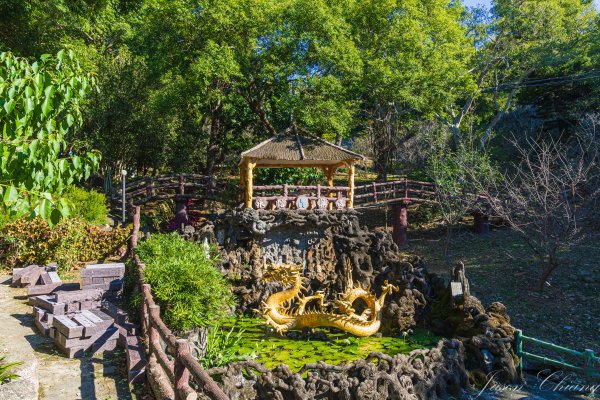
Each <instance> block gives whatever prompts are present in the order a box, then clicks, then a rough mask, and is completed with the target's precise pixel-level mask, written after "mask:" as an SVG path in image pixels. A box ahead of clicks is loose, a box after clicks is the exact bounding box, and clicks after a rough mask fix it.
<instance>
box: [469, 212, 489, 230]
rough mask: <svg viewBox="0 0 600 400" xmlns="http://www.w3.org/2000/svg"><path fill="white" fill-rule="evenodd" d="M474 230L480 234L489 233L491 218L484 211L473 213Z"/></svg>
mask: <svg viewBox="0 0 600 400" xmlns="http://www.w3.org/2000/svg"><path fill="white" fill-rule="evenodd" d="M473 230H474V231H475V233H478V234H480V235H487V234H488V233H490V218H489V216H488V215H487V214H485V213H482V212H479V211H477V212H475V213H473Z"/></svg>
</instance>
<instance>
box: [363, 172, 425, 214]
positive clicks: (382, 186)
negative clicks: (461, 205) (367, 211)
mask: <svg viewBox="0 0 600 400" xmlns="http://www.w3.org/2000/svg"><path fill="white" fill-rule="evenodd" d="M435 200H436V191H435V184H433V183H431V182H419V181H413V180H409V179H402V180H399V181H392V182H372V183H368V184H365V185H359V186H356V187H355V188H354V207H356V208H360V207H373V206H382V205H385V204H389V203H400V202H406V203H427V202H430V203H431V202H435Z"/></svg>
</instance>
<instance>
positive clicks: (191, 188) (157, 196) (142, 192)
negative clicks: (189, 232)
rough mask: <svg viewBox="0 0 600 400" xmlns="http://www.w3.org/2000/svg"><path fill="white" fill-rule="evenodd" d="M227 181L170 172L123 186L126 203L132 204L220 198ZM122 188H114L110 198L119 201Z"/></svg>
mask: <svg viewBox="0 0 600 400" xmlns="http://www.w3.org/2000/svg"><path fill="white" fill-rule="evenodd" d="M228 185H229V183H228V182H225V181H222V180H217V179H216V178H215V177H211V176H204V175H194V174H171V175H161V176H155V177H149V178H142V179H139V180H136V181H133V182H130V183H128V184H127V185H126V186H125V198H126V200H127V203H131V204H133V205H134V206H137V205H143V204H146V203H149V202H158V201H164V200H171V199H177V198H180V199H194V198H196V199H202V200H204V199H211V200H220V201H223V199H221V198H219V197H218V196H217V194H218V193H219V192H222V191H224V190H225V189H226V188H227V187H228ZM121 193H122V189H121V188H119V189H117V190H115V191H114V192H113V193H112V195H111V199H112V200H113V201H114V202H120V201H121Z"/></svg>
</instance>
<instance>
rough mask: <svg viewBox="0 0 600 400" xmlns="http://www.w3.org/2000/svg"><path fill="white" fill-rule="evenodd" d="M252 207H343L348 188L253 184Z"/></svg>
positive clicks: (346, 198) (309, 208)
mask: <svg viewBox="0 0 600 400" xmlns="http://www.w3.org/2000/svg"><path fill="white" fill-rule="evenodd" d="M252 190H253V199H252V207H253V208H255V209H271V210H273V209H282V208H296V209H308V210H312V209H323V210H324V209H328V208H336V209H344V208H346V207H347V204H348V199H349V192H350V188H349V187H347V186H322V185H311V186H301V185H285V184H284V185H265V186H253V187H252Z"/></svg>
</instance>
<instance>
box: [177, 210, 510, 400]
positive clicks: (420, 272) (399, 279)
mask: <svg viewBox="0 0 600 400" xmlns="http://www.w3.org/2000/svg"><path fill="white" fill-rule="evenodd" d="M187 235H188V236H189V237H191V238H193V239H194V240H198V241H203V240H204V238H209V240H211V241H216V242H217V243H219V245H220V246H221V248H222V249H223V252H222V254H223V263H222V272H223V273H224V274H225V275H226V276H227V277H229V278H230V279H231V280H232V282H233V283H234V291H235V293H236V295H237V297H238V304H239V307H238V311H239V312H244V313H250V312H252V310H253V309H258V308H260V304H261V301H263V300H265V299H266V298H267V297H268V296H269V295H270V294H271V293H272V292H274V291H279V290H281V286H279V285H278V284H268V283H266V282H265V281H264V279H263V273H264V267H265V265H267V264H269V263H291V264H294V263H296V264H300V265H304V276H305V277H306V278H308V287H309V289H310V290H311V291H312V292H314V291H316V290H321V291H323V292H324V293H325V296H326V298H327V297H328V296H329V297H331V296H332V295H333V294H334V293H340V292H343V291H344V288H345V287H346V277H347V276H349V275H348V272H351V274H352V277H353V279H354V281H355V282H360V283H361V284H363V285H371V286H372V287H373V289H374V290H375V291H376V292H378V293H379V290H380V287H381V284H382V283H383V282H384V281H385V280H388V281H389V282H390V283H392V284H394V285H396V286H398V287H399V289H400V290H399V291H398V292H397V293H394V294H393V296H391V297H390V298H389V300H386V305H385V307H384V309H383V318H382V320H383V323H382V328H381V331H382V332H383V333H384V334H399V333H401V332H404V331H406V330H408V329H411V328H414V327H421V328H425V329H429V330H431V331H433V332H434V333H436V334H438V335H441V336H444V337H447V338H454V339H456V340H446V341H444V342H443V343H442V344H440V345H439V346H438V347H437V348H436V349H430V350H418V351H415V352H412V353H411V354H409V355H398V356H394V357H389V356H386V355H372V358H373V359H377V360H378V362H376V363H370V362H368V361H365V360H359V361H355V362H352V363H349V364H346V365H343V366H328V365H325V364H321V363H320V364H316V365H311V366H306V367H305V369H304V371H305V372H307V373H308V374H307V377H306V378H304V379H303V378H302V376H301V375H302V373H300V374H298V373H293V372H291V371H290V370H289V368H287V366H285V365H282V366H280V367H278V368H276V369H274V370H272V371H270V370H267V369H266V368H264V366H262V365H260V364H257V363H255V362H250V361H249V362H245V363H235V364H231V365H229V366H228V367H226V368H222V369H219V370H214V371H213V372H214V373H215V374H218V375H219V376H220V377H221V380H222V383H223V385H224V387H225V388H227V390H228V391H229V392H228V394H229V395H230V396H231V398H232V399H253V398H260V399H305V398H313V397H319V398H325V399H328V398H332V399H333V398H335V399H385V398H399V399H413V398H415V399H416V398H435V397H434V395H441V394H443V393H446V392H448V391H453V390H456V389H457V388H459V387H462V386H465V385H466V384H467V382H468V380H467V379H466V377H465V375H464V371H465V368H466V370H467V371H468V376H469V377H470V379H471V381H472V382H482V381H483V382H485V377H486V375H487V374H488V373H490V372H492V371H497V370H501V371H502V372H501V373H499V374H497V375H496V378H499V379H501V380H502V381H505V382H515V381H517V380H518V378H519V377H518V375H517V372H516V368H515V361H516V357H515V356H514V353H513V351H512V348H511V343H512V340H513V335H514V328H513V327H512V326H511V325H510V319H509V317H508V315H507V313H506V310H505V308H504V306H503V305H502V304H500V303H493V304H492V305H490V306H489V307H488V309H487V310H486V309H485V308H484V307H483V305H482V304H481V303H480V302H479V300H478V299H477V298H475V297H473V296H471V295H470V291H469V284H468V280H467V278H466V276H465V273H464V266H462V265H457V266H455V267H454V268H453V270H452V272H451V274H450V278H451V281H452V282H453V283H452V282H448V280H444V279H442V278H440V277H438V276H436V275H433V274H430V273H428V272H427V270H426V268H425V264H424V262H423V260H422V259H420V258H418V257H408V258H407V257H403V256H402V255H401V254H400V253H399V252H398V248H397V246H396V244H395V243H394V242H393V240H392V238H391V236H390V235H389V234H388V233H386V232H384V231H369V230H368V229H366V228H364V227H361V226H360V224H359V219H358V214H357V213H356V212H354V211H352V210H345V211H318V210H315V211H293V210H278V211H257V210H251V209H245V210H235V211H228V212H226V213H222V214H219V215H216V217H215V218H212V219H211V220H210V221H209V220H207V221H206V223H205V224H204V225H203V226H198V227H197V229H196V231H194V232H188V233H187ZM463 366H464V368H463ZM250 370H252V371H254V373H250V372H249V371H250ZM243 371H245V372H246V373H242V372H243ZM413 382H416V383H414V384H413ZM234 388H235V390H234ZM253 396H254V397H253Z"/></svg>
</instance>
